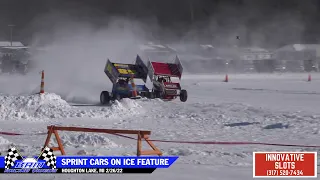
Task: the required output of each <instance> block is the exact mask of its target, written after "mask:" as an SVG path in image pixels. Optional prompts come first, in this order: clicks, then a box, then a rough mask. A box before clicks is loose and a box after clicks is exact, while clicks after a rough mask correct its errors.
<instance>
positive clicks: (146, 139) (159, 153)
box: [138, 134, 162, 156]
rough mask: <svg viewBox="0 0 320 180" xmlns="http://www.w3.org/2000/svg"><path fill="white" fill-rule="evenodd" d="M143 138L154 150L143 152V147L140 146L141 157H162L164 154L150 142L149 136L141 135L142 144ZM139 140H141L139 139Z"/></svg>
mask: <svg viewBox="0 0 320 180" xmlns="http://www.w3.org/2000/svg"><path fill="white" fill-rule="evenodd" d="M141 136H142V138H143V139H144V140H145V141H146V142H147V143H148V144H149V146H150V147H151V148H152V149H153V150H144V151H141V146H140V155H158V156H162V152H161V151H160V150H159V149H158V148H157V147H156V146H155V145H154V144H153V143H152V142H151V141H150V140H149V137H148V135H144V134H141V135H140V144H141ZM138 139H139V138H138Z"/></svg>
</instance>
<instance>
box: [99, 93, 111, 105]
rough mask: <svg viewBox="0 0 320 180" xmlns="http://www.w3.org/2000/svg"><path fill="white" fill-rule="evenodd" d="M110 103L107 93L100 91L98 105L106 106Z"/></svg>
mask: <svg viewBox="0 0 320 180" xmlns="http://www.w3.org/2000/svg"><path fill="white" fill-rule="evenodd" d="M109 102H110V95H109V92H108V91H102V92H101V94H100V103H101V104H108V103H109Z"/></svg>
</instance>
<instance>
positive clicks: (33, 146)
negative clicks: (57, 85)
mask: <svg viewBox="0 0 320 180" xmlns="http://www.w3.org/2000/svg"><path fill="white" fill-rule="evenodd" d="M312 76H313V79H312V81H311V82H306V77H307V75H303V74H302V75H301V74H299V75H286V74H283V75H268V76H265V75H255V74H254V75H229V78H230V81H229V82H228V83H225V82H222V80H223V78H224V75H207V76H200V75H199V76H189V77H187V76H185V77H186V78H184V77H183V82H182V85H183V87H185V88H186V89H187V90H188V94H189V98H188V101H187V102H186V103H181V102H180V101H179V100H177V101H172V102H163V101H161V100H159V99H155V100H147V99H141V100H136V101H134V100H128V99H123V100H122V101H119V102H116V103H115V104H113V105H111V106H105V107H100V106H87V107H86V106H72V105H70V104H68V103H67V101H69V100H70V101H73V102H79V103H80V102H81V103H82V104H89V103H90V104H94V103H95V102H98V99H99V97H98V95H99V92H100V90H99V92H97V93H87V94H86V93H85V94H83V97H85V98H83V99H82V100H81V101H76V98H73V97H76V96H75V95H74V94H72V93H69V94H67V96H63V93H59V92H57V93H58V94H62V97H67V98H61V97H60V96H58V95H56V94H51V93H47V94H46V95H45V96H44V98H43V99H42V100H40V98H39V96H12V95H8V96H0V104H1V107H0V131H4V132H18V133H21V134H31V133H32V132H35V133H41V132H43V131H44V130H45V128H46V127H47V126H48V125H57V126H58V125H61V126H80V127H92V128H106V129H111V128H115V129H145V130H150V131H152V134H151V139H153V140H170V141H171V140H172V141H177V140H187V141H196V142H208V141H213V142H218V141H219V142H252V143H257V142H268V143H272V144H293V145H299V144H301V145H306V146H309V145H314V144H320V140H319V134H320V123H319V120H320V114H319V102H320V96H318V95H317V94H318V93H320V91H319V89H320V84H319V83H318V82H319V79H320V78H319V77H320V75H317V74H314V75H312ZM37 84H38V82H37ZM241 88H242V89H241ZM97 89H99V88H97ZM236 89H238V90H236ZM239 89H240V90H239ZM244 89H245V90H244ZM250 89H251V90H250ZM260 89H264V90H260ZM267 90H269V91H267ZM270 90H271V91H270ZM88 94H94V96H91V97H88V96H85V95H88ZM65 95H66V94H65ZM77 95H79V94H77ZM50 96H51V98H50ZM54 97H55V98H54ZM63 99H65V100H63ZM95 99H96V100H97V101H94V100H95ZM29 100H30V101H29ZM74 100H75V101H74ZM86 100H90V101H86ZM59 134H60V133H59ZM60 135H61V138H62V139H63V141H64V142H65V143H66V152H68V154H87V155H135V154H136V152H135V151H133V149H135V146H136V143H135V142H133V141H132V140H130V139H126V138H120V137H117V136H112V135H104V134H89V133H72V132H70V133H64V132H61V134H60ZM44 139H45V136H42V135H41V136H37V135H35V136H22V135H19V136H7V135H0V152H5V151H7V148H8V146H9V145H10V144H15V145H16V146H17V147H18V148H19V149H23V150H24V151H25V152H24V154H26V155H34V154H32V153H34V152H37V151H38V150H39V149H41V146H43V142H44ZM154 143H155V145H156V146H157V147H159V148H160V149H161V151H162V152H163V153H164V155H178V156H180V158H179V159H178V161H177V163H176V165H175V164H174V165H173V166H172V168H170V169H165V170H157V171H156V172H155V173H154V174H152V175H151V178H153V179H163V178H164V177H169V179H173V178H172V177H174V179H196V178H199V177H201V179H210V178H212V177H217V178H216V179H226V178H225V177H227V178H229V179H251V178H252V152H253V151H318V152H320V151H319V148H318V147H290V146H288V147H285V146H263V145H259V144H258V145H257V144H253V145H237V146H234V145H219V144H214V145H211V144H207V145H199V144H184V143H183V144H182V143H162V142H154ZM318 162H320V160H318ZM199 165H201V167H200V166H199ZM209 165H210V167H209ZM226 167H228V168H227V170H225V169H226ZM177 172H181V173H180V174H177ZM16 177H17V176H16ZM41 177H43V178H45V177H44V176H41ZM135 177H136V176H134V177H133V176H132V177H130V178H131V179H134V178H135ZM170 177H171V178H170ZM37 178H38V177H37ZM66 178H69V179H72V180H73V179H77V178H82V176H81V177H77V178H73V177H66ZM88 178H89V177H86V176H83V179H88ZM95 178H96V179H99V177H95ZM117 178H119V179H123V177H119V176H117V177H115V176H114V177H113V179H117ZM4 179H12V176H10V177H9V176H8V178H4ZM137 179H141V177H139V176H137Z"/></svg>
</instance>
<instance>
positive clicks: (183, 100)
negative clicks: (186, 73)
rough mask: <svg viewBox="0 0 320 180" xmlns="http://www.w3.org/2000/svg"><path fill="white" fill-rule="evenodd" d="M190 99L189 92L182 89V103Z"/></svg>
mask: <svg viewBox="0 0 320 180" xmlns="http://www.w3.org/2000/svg"><path fill="white" fill-rule="evenodd" d="M187 99H188V93H187V90H185V89H182V90H181V92H180V101H182V102H186V101H187Z"/></svg>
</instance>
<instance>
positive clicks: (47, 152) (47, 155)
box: [38, 147, 57, 169]
mask: <svg viewBox="0 0 320 180" xmlns="http://www.w3.org/2000/svg"><path fill="white" fill-rule="evenodd" d="M38 159H41V160H44V161H46V164H47V166H49V167H51V168H52V169H56V168H57V166H56V163H57V158H56V156H55V155H54V154H53V150H52V149H51V148H49V147H45V148H44V149H43V151H42V152H41V154H40V156H39V157H38Z"/></svg>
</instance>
